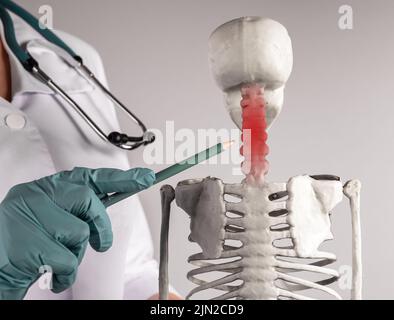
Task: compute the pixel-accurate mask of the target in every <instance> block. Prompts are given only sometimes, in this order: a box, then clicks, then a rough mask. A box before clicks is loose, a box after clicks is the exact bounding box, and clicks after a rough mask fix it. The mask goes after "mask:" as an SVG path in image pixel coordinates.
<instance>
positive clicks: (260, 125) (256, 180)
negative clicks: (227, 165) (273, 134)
mask: <svg viewBox="0 0 394 320" xmlns="http://www.w3.org/2000/svg"><path fill="white" fill-rule="evenodd" d="M241 92H242V101H241V107H242V142H243V146H242V148H241V155H242V156H244V158H245V160H244V162H243V163H242V172H243V173H244V174H245V175H246V183H247V184H249V185H254V186H261V185H263V184H264V178H265V175H266V174H267V173H268V167H269V164H268V161H267V160H266V156H267V154H268V152H269V148H268V145H267V143H266V142H267V138H268V135H267V122H266V118H265V102H264V97H263V93H262V89H261V88H260V86H259V85H258V84H249V85H244V86H243V87H242V89H241Z"/></svg>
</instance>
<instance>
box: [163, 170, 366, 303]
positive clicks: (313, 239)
mask: <svg viewBox="0 0 394 320" xmlns="http://www.w3.org/2000/svg"><path fill="white" fill-rule="evenodd" d="M332 177H333V176H314V177H309V176H298V177H295V178H291V179H290V180H289V181H288V182H287V183H265V184H264V185H263V186H260V187H251V186H249V185H247V184H244V183H241V184H223V182H222V181H221V180H219V179H216V178H206V179H202V180H187V181H183V182H180V183H179V184H178V186H177V188H176V189H175V190H174V189H173V188H172V187H171V186H168V185H167V186H164V187H163V188H162V205H163V206H162V208H163V211H162V212H163V223H162V241H161V254H160V259H161V263H160V297H161V299H166V297H167V293H168V270H167V259H168V247H167V243H168V223H169V211H170V203H171V201H172V200H173V199H174V198H175V199H176V202H177V204H178V206H179V207H181V208H182V209H183V210H185V211H186V212H187V213H188V214H189V216H190V218H191V225H190V226H191V234H190V236H189V240H190V241H192V242H197V244H198V245H199V246H200V248H201V249H202V252H200V253H196V254H193V255H191V256H190V257H189V258H188V262H189V263H190V264H192V265H193V266H195V267H196V268H195V269H193V270H191V271H189V272H188V274H187V278H188V279H189V280H190V281H191V282H193V283H194V284H195V285H196V287H195V288H194V289H192V290H191V291H190V293H189V294H188V296H187V299H190V298H192V297H193V296H194V295H196V294H198V293H201V292H203V291H206V290H209V289H215V290H218V291H220V294H218V295H216V296H214V297H213V300H226V299H239V300H243V299H253V300H256V299H294V300H307V299H308V300H309V299H313V295H312V296H311V295H309V291H308V290H311V289H313V291H314V292H315V293H317V292H320V293H324V294H326V295H328V296H331V297H333V298H335V299H341V296H340V295H339V294H338V293H337V292H336V291H335V290H333V289H332V288H330V287H329V285H330V284H332V283H334V282H336V281H337V280H338V279H339V274H338V272H337V271H336V270H334V269H331V268H330V267H329V265H330V264H332V263H333V262H335V261H336V256H335V255H334V254H332V253H329V252H322V251H320V250H319V247H320V245H321V244H322V243H323V242H325V241H327V240H331V239H332V238H333V236H332V234H331V222H330V218H329V214H330V213H331V211H332V209H333V208H334V207H335V206H336V204H338V203H339V202H340V201H341V200H342V192H344V194H345V195H346V196H347V197H348V198H349V200H350V204H351V209H352V210H351V212H352V222H353V240H354V241H353V268H355V270H356V271H357V272H356V273H353V281H352V299H361V243H360V232H359V193H360V186H361V184H360V182H359V181H358V180H351V181H349V182H348V183H346V184H345V186H344V187H342V184H341V183H340V182H339V178H336V177H335V179H332ZM231 196H232V197H235V198H237V201H231V200H229V199H228V197H231ZM354 222H357V223H354ZM234 242H236V244H234ZM217 273H221V274H223V276H219V275H218V274H217ZM207 275H208V276H210V278H209V279H206V278H207V277H206V276H207ZM212 276H215V277H212ZM308 279H309V280H308Z"/></svg>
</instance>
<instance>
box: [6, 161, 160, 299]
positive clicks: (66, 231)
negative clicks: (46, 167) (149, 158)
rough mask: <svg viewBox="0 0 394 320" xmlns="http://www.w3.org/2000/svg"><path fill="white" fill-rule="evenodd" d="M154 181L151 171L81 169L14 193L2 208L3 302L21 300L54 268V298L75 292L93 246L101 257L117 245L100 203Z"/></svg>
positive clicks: (30, 184)
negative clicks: (43, 273) (42, 269)
mask: <svg viewBox="0 0 394 320" xmlns="http://www.w3.org/2000/svg"><path fill="white" fill-rule="evenodd" d="M154 181H155V175H154V173H153V172H152V171H151V170H149V169H132V170H129V171H121V170H117V169H97V170H91V169H85V168H76V169H74V170H72V171H67V172H61V173H58V174H55V175H53V176H50V177H46V178H43V179H40V180H37V181H34V182H30V183H25V184H21V185H17V186H15V187H13V188H12V189H11V190H10V191H9V193H8V194H7V196H6V198H5V199H4V200H3V202H1V204H0V299H22V298H23V297H24V296H25V294H26V292H27V290H28V289H29V287H30V286H31V285H32V284H33V283H34V282H35V281H36V280H37V279H38V278H39V276H40V274H39V269H40V267H42V266H50V267H51V268H52V272H53V278H52V286H53V288H52V291H53V292H55V293H59V292H61V291H63V290H65V289H67V288H68V287H70V286H71V285H72V284H73V283H74V281H75V278H76V274H77V268H78V265H79V264H80V262H81V260H82V257H83V256H84V253H85V250H86V247H87V244H88V242H89V243H90V245H91V246H92V248H93V249H94V250H96V251H99V252H103V251H106V250H108V249H109V248H110V247H111V245H112V230H111V222H110V220H109V217H108V215H107V213H106V211H105V207H104V205H103V204H102V203H101V201H100V198H102V197H103V196H104V195H106V194H107V193H112V192H134V191H139V190H143V189H145V188H147V187H149V186H151V185H152V184H153V182H154Z"/></svg>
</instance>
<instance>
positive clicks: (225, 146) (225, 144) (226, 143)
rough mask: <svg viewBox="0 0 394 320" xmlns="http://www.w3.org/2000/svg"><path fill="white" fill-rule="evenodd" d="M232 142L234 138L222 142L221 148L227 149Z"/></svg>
mask: <svg viewBox="0 0 394 320" xmlns="http://www.w3.org/2000/svg"><path fill="white" fill-rule="evenodd" d="M234 142H235V141H234V140H231V141H226V142H223V143H222V145H223V149H224V150H226V149H229V148H230V147H231V146H232V145H233V144H234Z"/></svg>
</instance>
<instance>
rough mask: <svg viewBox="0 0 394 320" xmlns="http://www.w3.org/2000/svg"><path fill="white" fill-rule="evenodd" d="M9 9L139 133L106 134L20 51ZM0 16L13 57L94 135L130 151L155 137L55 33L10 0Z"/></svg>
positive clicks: (1, 0)
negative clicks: (61, 99) (137, 129)
mask: <svg viewBox="0 0 394 320" xmlns="http://www.w3.org/2000/svg"><path fill="white" fill-rule="evenodd" d="M6 9H8V10H10V11H11V12H13V13H14V14H16V15H18V16H19V17H20V18H22V19H23V20H24V21H25V22H26V23H28V24H29V25H30V26H31V27H32V28H33V29H35V30H36V31H37V32H38V33H39V34H41V35H42V36H43V37H44V38H45V39H46V40H48V41H49V44H50V45H51V46H52V48H53V50H55V51H56V53H57V54H59V55H60V56H61V57H62V58H63V59H65V61H66V62H67V63H68V64H69V65H70V66H71V67H73V68H75V69H76V70H77V71H79V72H82V74H84V75H86V76H87V77H88V78H89V79H90V80H92V81H93V83H94V84H95V85H96V86H97V87H99V88H100V89H101V90H102V91H103V92H104V93H105V94H106V95H107V96H108V97H109V98H110V99H111V100H112V101H113V102H114V104H115V105H117V106H118V107H119V108H120V109H121V110H122V111H123V112H124V113H126V115H127V116H128V117H130V118H131V119H132V120H133V121H134V122H135V123H136V124H137V125H138V126H139V127H140V128H141V130H142V133H143V134H142V136H139V137H131V136H128V135H127V134H124V133H120V132H112V133H110V134H109V135H106V134H105V133H104V132H103V131H102V130H101V128H100V127H99V126H98V125H97V124H96V123H95V122H94V121H93V120H92V119H91V118H90V117H89V116H88V115H87V114H86V112H85V111H84V110H83V109H82V108H81V107H80V106H79V105H78V104H77V103H76V102H75V101H74V100H73V99H72V98H71V97H70V96H69V95H68V94H67V93H66V92H65V91H64V90H63V89H62V88H61V87H59V86H58V85H57V84H56V83H55V82H54V81H53V80H52V79H51V78H50V77H49V76H48V75H47V74H46V73H45V72H44V71H43V70H42V69H40V66H39V64H38V62H37V61H36V60H34V58H33V57H32V56H31V55H30V54H29V52H28V51H27V50H23V49H22V48H21V46H20V45H19V44H18V42H17V40H16V36H15V28H14V24H13V21H12V19H11V16H10V15H9V13H8V12H7V10H6ZM0 18H1V20H2V22H3V25H4V31H5V41H6V42H7V44H8V47H9V48H10V50H11V51H12V52H13V53H14V55H15V56H16V58H17V59H18V60H19V61H20V63H21V64H22V65H23V67H24V68H25V69H26V70H27V71H28V72H30V73H31V74H32V75H33V76H34V77H35V78H37V79H38V80H40V81H42V82H43V83H44V84H46V85H47V86H48V87H49V88H50V89H52V90H53V91H54V92H55V93H57V94H58V95H59V96H61V97H62V98H63V99H64V100H65V101H66V102H67V103H68V104H69V105H71V106H72V107H73V108H74V110H75V111H76V112H77V113H78V114H79V115H80V116H81V117H82V118H83V120H85V122H86V123H87V124H88V125H89V126H90V127H91V128H92V129H93V130H94V131H95V132H96V134H97V135H98V136H99V137H100V138H101V139H103V140H104V141H108V142H110V143H111V144H113V145H115V146H117V147H119V148H121V149H125V150H134V149H136V148H138V147H139V146H142V145H147V144H150V143H152V142H153V141H154V140H155V135H154V134H153V133H152V132H150V131H148V130H147V128H146V127H145V125H144V124H143V122H142V121H141V120H139V119H138V118H137V116H135V115H134V114H133V113H132V112H131V111H130V110H129V109H128V108H127V107H126V106H124V104H122V103H121V102H120V101H119V100H118V99H117V98H116V97H115V96H114V95H113V94H112V93H111V92H110V91H109V90H108V89H107V88H105V86H104V85H103V84H102V83H101V82H100V81H99V80H98V79H97V78H96V76H95V75H94V74H93V73H92V72H91V71H90V70H89V69H88V68H87V67H86V66H85V65H84V64H83V60H82V58H81V57H80V56H78V55H77V54H76V53H75V52H74V51H73V50H72V49H71V48H70V47H69V46H67V45H66V44H65V43H64V42H63V41H62V40H61V39H60V38H59V37H58V36H56V35H55V34H54V33H53V32H52V31H51V30H49V29H47V28H45V29H43V28H41V27H40V23H39V21H38V20H37V19H36V18H35V17H34V16H33V15H31V14H30V13H29V12H27V11H26V10H24V9H23V8H21V7H20V6H18V5H17V4H15V3H14V2H12V1H10V0H0Z"/></svg>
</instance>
